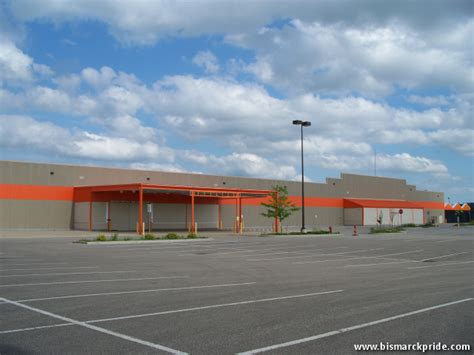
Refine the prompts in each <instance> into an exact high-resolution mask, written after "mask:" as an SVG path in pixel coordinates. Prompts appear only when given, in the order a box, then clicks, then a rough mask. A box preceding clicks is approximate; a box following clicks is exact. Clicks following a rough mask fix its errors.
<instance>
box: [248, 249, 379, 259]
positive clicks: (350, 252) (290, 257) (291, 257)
mask: <svg viewBox="0 0 474 355" xmlns="http://www.w3.org/2000/svg"><path fill="white" fill-rule="evenodd" d="M382 249H384V248H375V249H363V250H354V251H346V252H342V253H325V254H311V255H301V256H300V255H296V256H285V257H282V258H269V259H247V261H271V260H284V259H302V258H314V257H316V256H336V255H346V254H354V253H363V252H366V251H375V250H382Z"/></svg>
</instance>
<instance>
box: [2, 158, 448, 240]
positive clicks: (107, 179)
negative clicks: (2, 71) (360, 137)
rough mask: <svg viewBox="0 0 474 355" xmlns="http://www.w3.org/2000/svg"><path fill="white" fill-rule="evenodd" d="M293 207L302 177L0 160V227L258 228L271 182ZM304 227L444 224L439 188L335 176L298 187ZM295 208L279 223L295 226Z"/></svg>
mask: <svg viewBox="0 0 474 355" xmlns="http://www.w3.org/2000/svg"><path fill="white" fill-rule="evenodd" d="M275 185H281V186H286V187H287V189H288V192H289V196H290V199H291V200H292V201H293V202H294V203H295V204H296V205H297V206H300V205H301V183H300V182H297V181H282V180H272V179H253V178H243V177H228V176H215V175H203V174H188V173H176V172H158V171H143V170H129V169H116V168H102V167H89V166H75V165H58V164H38V163H25V162H14V161H0V211H1V214H0V229H4V230H5V229H78V230H88V229H90V230H107V229H109V230H119V231H125V230H132V231H133V230H137V229H138V230H139V231H142V230H143V229H144V228H145V229H146V230H148V228H152V229H153V230H186V229H188V230H189V229H191V228H192V227H193V226H197V228H198V230H199V229H225V230H234V231H239V230H240V231H242V230H243V231H259V230H265V229H267V230H269V229H272V228H274V227H275V221H274V220H271V219H268V218H266V217H263V216H262V215H261V213H262V212H264V211H265V209H264V208H263V207H262V206H261V205H260V204H261V202H262V201H266V200H268V198H269V196H270V195H271V193H272V186H275ZM305 206H306V208H305V211H306V213H305V219H306V224H307V228H316V227H317V228H320V227H323V226H324V227H326V226H335V225H343V224H344V225H375V224H376V223H377V220H381V221H382V224H395V225H398V224H405V223H416V224H421V223H426V222H428V221H429V222H434V223H442V222H443V218H444V194H443V193H442V192H431V191H420V190H417V188H416V186H414V185H409V184H407V183H406V181H405V180H401V179H392V178H385V177H374V176H362V175H352V174H341V177H340V178H327V179H326V182H325V183H313V182H307V183H306V184H305ZM300 221H301V211H299V212H296V213H294V214H293V215H292V216H290V217H289V218H288V219H287V220H285V221H284V226H283V228H285V227H290V228H291V227H297V226H300Z"/></svg>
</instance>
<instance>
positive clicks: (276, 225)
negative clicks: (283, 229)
mask: <svg viewBox="0 0 474 355" xmlns="http://www.w3.org/2000/svg"><path fill="white" fill-rule="evenodd" d="M276 200H277V204H276V206H275V233H278V192H276Z"/></svg>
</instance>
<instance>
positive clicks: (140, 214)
mask: <svg viewBox="0 0 474 355" xmlns="http://www.w3.org/2000/svg"><path fill="white" fill-rule="evenodd" d="M138 192H139V205H138V234H140V235H142V234H143V186H141V185H140V188H139V190H138Z"/></svg>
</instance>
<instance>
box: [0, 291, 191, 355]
mask: <svg viewBox="0 0 474 355" xmlns="http://www.w3.org/2000/svg"><path fill="white" fill-rule="evenodd" d="M0 299H1V300H3V301H5V302H7V303H10V304H12V305H15V306H17V307H21V308H24V309H28V310H30V311H33V312H36V313H40V314H43V315H45V316H49V317H51V318H56V319H59V320H62V321H64V322H68V323H72V324H74V325H78V326H80V327H83V328H87V329H91V330H95V331H97V332H99V333H103V334H108V335H111V336H114V337H116V338H120V339H124V340H128V341H130V342H133V343H137V344H140V345H144V346H148V347H150V348H153V349H157V350H161V351H165V352H168V353H171V354H186V353H185V352H182V351H178V350H175V349H171V348H169V347H167V346H163V345H160V344H156V343H152V342H149V341H146V340H142V339H138V338H135V337H132V336H129V335H126V334H122V333H118V332H114V331H112V330H108V329H105V328H102V327H98V326H95V325H91V324H87V323H85V322H81V321H78V320H75V319H72V318H68V317H63V316H60V315H58V314H55V313H51V312H48V311H44V310H42V309H39V308H35V307H31V306H28V305H25V304H22V303H19V302H15V301H11V300H8V299H6V298H0Z"/></svg>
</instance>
